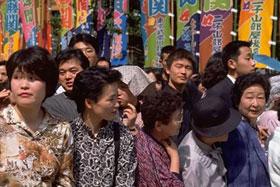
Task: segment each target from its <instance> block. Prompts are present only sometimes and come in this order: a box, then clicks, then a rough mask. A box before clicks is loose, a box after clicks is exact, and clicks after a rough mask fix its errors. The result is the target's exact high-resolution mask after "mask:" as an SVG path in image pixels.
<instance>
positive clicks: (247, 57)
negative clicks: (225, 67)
mask: <svg viewBox="0 0 280 187" xmlns="http://www.w3.org/2000/svg"><path fill="white" fill-rule="evenodd" d="M239 52H240V55H239V56H238V57H237V60H236V66H235V69H236V73H237V75H238V76H241V75H246V74H248V73H251V72H254V71H255V65H256V63H255V61H254V60H253V57H252V52H251V49H250V48H249V47H241V48H239Z"/></svg>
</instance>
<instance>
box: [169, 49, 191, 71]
mask: <svg viewBox="0 0 280 187" xmlns="http://www.w3.org/2000/svg"><path fill="white" fill-rule="evenodd" d="M184 59H185V60H189V61H190V62H191V64H192V67H193V71H194V72H195V71H196V60H195V57H194V56H193V54H192V53H191V52H189V51H187V50H186V49H181V48H180V49H176V50H175V51H173V52H172V53H171V54H170V55H169V56H168V58H167V60H166V64H167V67H168V69H170V67H171V65H172V64H173V62H174V61H176V60H184Z"/></svg>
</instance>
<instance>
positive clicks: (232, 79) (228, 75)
mask: <svg viewBox="0 0 280 187" xmlns="http://www.w3.org/2000/svg"><path fill="white" fill-rule="evenodd" d="M227 77H228V78H229V80H230V81H231V82H232V83H233V84H234V83H235V81H236V79H235V78H234V77H233V76H231V75H230V74H227Z"/></svg>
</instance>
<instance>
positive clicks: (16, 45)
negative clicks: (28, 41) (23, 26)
mask: <svg viewBox="0 0 280 187" xmlns="http://www.w3.org/2000/svg"><path fill="white" fill-rule="evenodd" d="M19 49H20V32H19V31H17V32H16V33H14V34H13V35H11V36H9V38H8V42H6V43H5V44H4V59H5V60H7V59H8V58H9V57H10V55H11V54H13V53H14V52H16V51H18V50H19Z"/></svg>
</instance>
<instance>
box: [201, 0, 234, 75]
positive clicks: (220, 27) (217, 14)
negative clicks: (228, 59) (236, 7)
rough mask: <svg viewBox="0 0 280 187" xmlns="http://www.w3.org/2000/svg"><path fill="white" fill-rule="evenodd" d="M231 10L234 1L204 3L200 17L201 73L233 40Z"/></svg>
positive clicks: (216, 0) (217, 0) (206, 0)
mask: <svg viewBox="0 0 280 187" xmlns="http://www.w3.org/2000/svg"><path fill="white" fill-rule="evenodd" d="M231 8H232V0H224V1H220V0H211V1H208V0H204V1H203V10H202V14H201V17H200V23H201V27H200V44H199V51H200V58H199V59H200V60H199V70H200V71H203V70H204V68H205V66H206V63H207V61H208V58H209V57H210V56H211V55H212V54H213V53H216V52H220V51H222V49H223V47H224V46H225V45H226V44H228V43H229V42H230V41H231V40H232V39H231V35H230V32H231V31H232V29H233V28H232V24H233V16H232V13H231Z"/></svg>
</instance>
